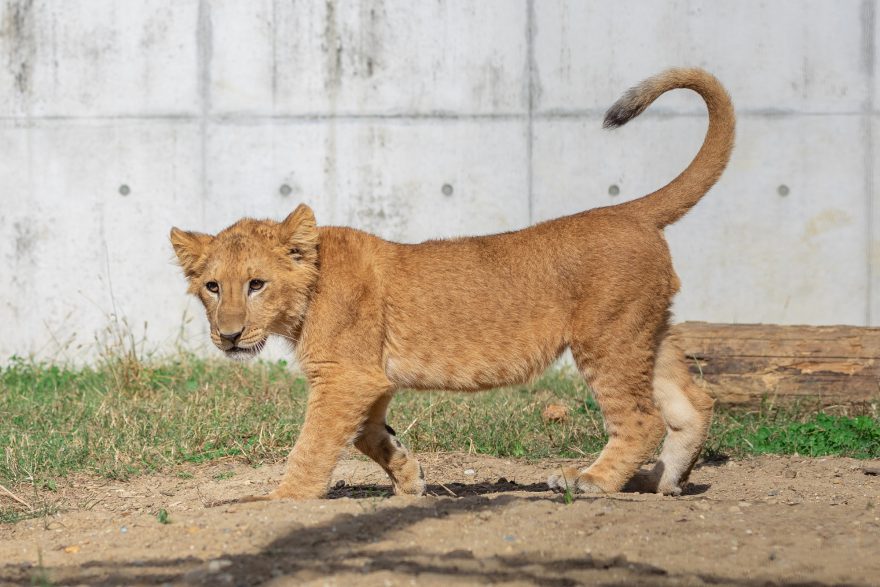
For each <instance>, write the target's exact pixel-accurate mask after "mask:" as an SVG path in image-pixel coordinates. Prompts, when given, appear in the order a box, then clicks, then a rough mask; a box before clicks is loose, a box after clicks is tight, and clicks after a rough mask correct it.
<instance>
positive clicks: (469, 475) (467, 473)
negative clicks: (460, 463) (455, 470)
mask: <svg viewBox="0 0 880 587" xmlns="http://www.w3.org/2000/svg"><path fill="white" fill-rule="evenodd" d="M464 474H465V475H467V476H468V477H473V476H474V475H476V474H477V472H476V471H474V470H473V469H465V470H464Z"/></svg>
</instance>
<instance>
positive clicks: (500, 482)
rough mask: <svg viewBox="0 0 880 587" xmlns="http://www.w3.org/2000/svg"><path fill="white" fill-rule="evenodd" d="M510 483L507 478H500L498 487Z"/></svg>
mask: <svg viewBox="0 0 880 587" xmlns="http://www.w3.org/2000/svg"><path fill="white" fill-rule="evenodd" d="M508 483H509V481H508V480H507V477H498V481H497V484H498V485H507V484H508Z"/></svg>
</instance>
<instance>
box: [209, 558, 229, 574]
mask: <svg viewBox="0 0 880 587" xmlns="http://www.w3.org/2000/svg"><path fill="white" fill-rule="evenodd" d="M231 564H232V561H230V560H226V559H225V558H218V559H214V560H212V561H208V572H209V573H219V572H220V571H222V570H223V569H225V568H226V567H228V566H229V565H231Z"/></svg>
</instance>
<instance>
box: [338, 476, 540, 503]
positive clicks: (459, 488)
mask: <svg viewBox="0 0 880 587" xmlns="http://www.w3.org/2000/svg"><path fill="white" fill-rule="evenodd" d="M511 492H523V493H551V491H550V488H548V487H547V484H546V483H528V484H522V483H517V482H516V481H508V480H507V479H503V478H502V479H499V480H498V481H495V482H485V483H444V484H439V483H438V484H430V483H429V484H428V487H427V495H431V496H435V497H470V496H474V495H490V494H493V493H511ZM393 494H394V491H393V490H392V489H391V487H390V486H389V485H364V484H361V485H347V484H346V485H342V484H341V483H340V484H337V485H336V486H335V487H333V488H331V489H330V491H329V492H328V493H327V497H328V498H329V499H339V498H342V497H348V498H351V499H365V498H371V497H390V496H391V495H393Z"/></svg>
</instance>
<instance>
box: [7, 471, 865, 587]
mask: <svg viewBox="0 0 880 587" xmlns="http://www.w3.org/2000/svg"><path fill="white" fill-rule="evenodd" d="M421 460H422V463H423V464H424V466H425V469H426V472H427V476H428V482H429V497H426V498H403V497H390V498H389V497H387V491H388V484H387V482H386V480H385V478H384V474H383V473H382V472H381V471H380V470H379V469H378V467H376V466H375V465H373V464H372V463H369V462H366V461H360V460H345V461H343V462H342V463H341V464H340V466H339V467H338V468H337V470H336V472H335V474H334V486H335V488H334V489H333V490H332V491H331V495H330V497H331V499H328V500H320V501H307V502H268V503H248V504H233V505H225V506H218V507H206V505H205V504H210V503H211V502H213V501H216V500H223V499H230V498H235V497H240V496H243V495H248V494H252V493H265V492H267V491H269V489H270V488H271V487H272V485H273V483H274V482H275V480H277V478H278V476H279V475H280V473H281V466H280V465H278V466H265V467H260V468H252V467H250V466H248V465H246V464H241V463H236V462H226V463H219V464H212V465H208V466H202V467H198V468H193V469H191V470H190V471H189V474H191V475H192V477H191V478H186V477H188V474H184V475H182V476H181V475H180V472H179V471H177V472H175V473H174V474H172V475H152V476H147V477H139V478H137V479H134V480H132V481H129V482H117V481H107V480H104V479H100V478H92V477H78V478H72V479H69V480H68V481H66V482H65V485H64V486H63V487H61V486H60V487H58V488H57V491H55V492H53V493H47V494H46V495H44V496H33V495H30V496H28V495H26V494H22V495H21V497H22V498H25V499H33V498H34V497H42V498H46V499H50V500H54V501H55V502H56V503H57V504H58V505H59V506H60V507H62V508H63V511H62V512H60V513H58V514H54V515H51V516H47V517H43V518H36V519H31V520H25V521H22V522H19V523H17V524H6V525H2V526H0V584H3V585H6V584H11V585H17V584H24V585H31V584H52V585H80V584H88V585H95V584H97V585H142V584H153V585H154V584H163V583H164V584H173V585H178V584H187V585H188V584H197V585H200V584H204V585H227V584H228V585H256V584H269V585H340V586H343V585H345V586H348V585H474V584H486V583H495V584H503V585H550V586H559V587H564V586H568V585H580V584H587V585H703V584H713V585H777V584H779V585H782V584H784V585H804V584H808V585H822V584H858V585H878V584H880V477H878V476H876V475H875V474H874V473H876V470H875V469H873V468H874V467H877V466H878V463H876V462H875V463H869V462H864V461H856V460H851V459H840V458H827V459H805V458H799V457H762V458H755V459H749V460H745V461H728V462H723V463H711V464H703V465H701V466H699V468H698V469H697V470H695V472H694V474H693V475H692V478H691V484H690V486H689V487H688V490H687V491H686V494H685V495H684V496H682V497H677V498H673V497H663V496H657V495H647V494H638V493H619V494H614V495H608V496H603V497H578V498H576V500H575V501H574V503H571V504H566V503H564V500H563V499H562V497H561V496H560V495H557V494H553V493H551V492H549V491H547V490H546V487H545V486H544V484H543V480H544V479H545V477H546V475H547V473H548V472H552V471H553V470H555V469H556V468H558V467H559V466H560V465H561V464H562V463H563V461H544V462H540V463H534V462H525V461H517V460H506V459H496V458H490V457H483V456H477V455H464V454H425V455H421ZM2 499H4V501H3V504H4V505H9V504H8V503H7V501H8V499H7V498H2ZM160 509H165V510H167V511H168V513H169V521H170V523H167V524H162V523H160V522H159V521H158V519H157V512H158V511H159V510H160Z"/></svg>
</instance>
